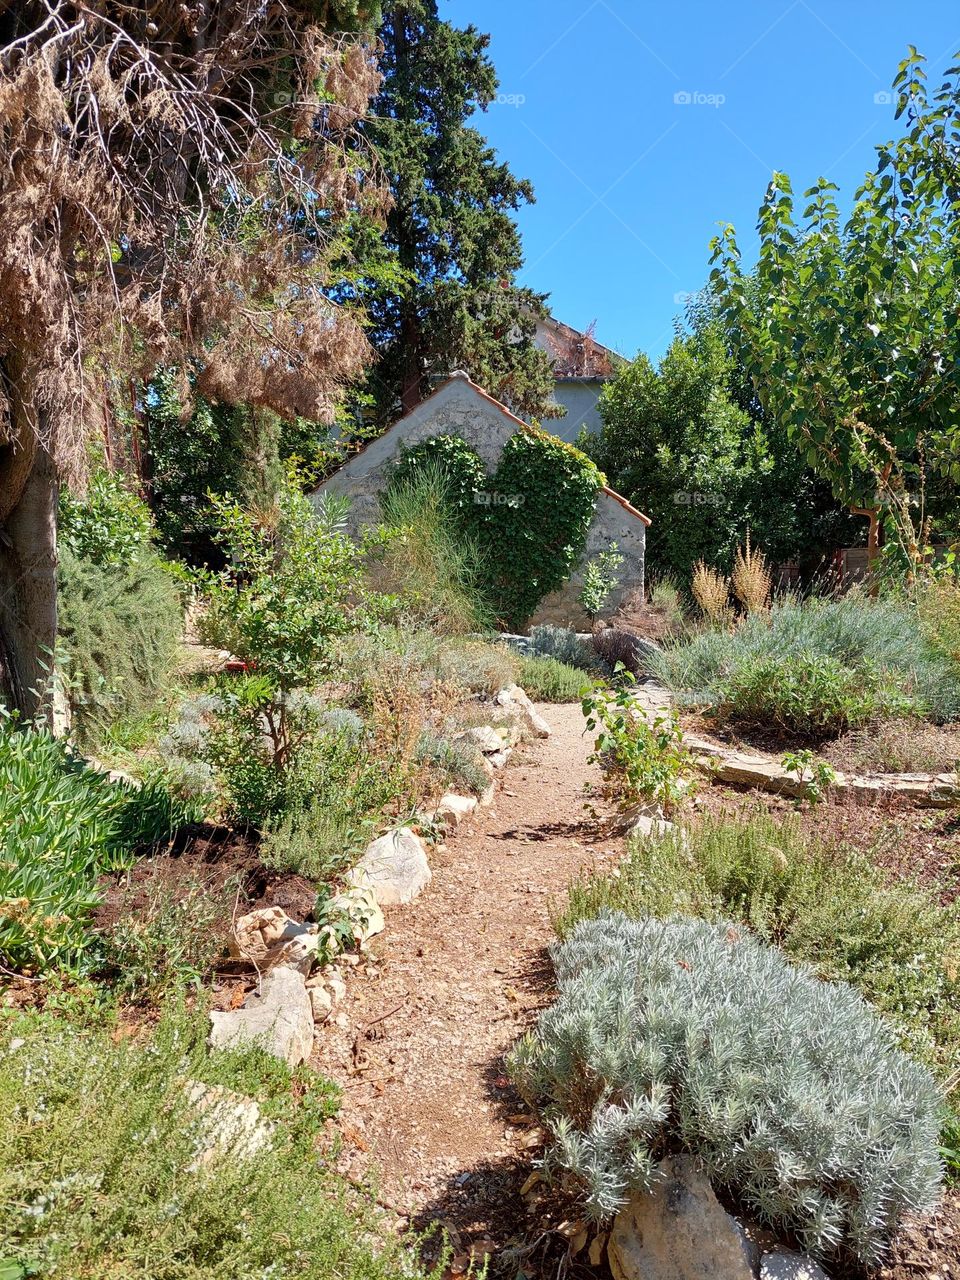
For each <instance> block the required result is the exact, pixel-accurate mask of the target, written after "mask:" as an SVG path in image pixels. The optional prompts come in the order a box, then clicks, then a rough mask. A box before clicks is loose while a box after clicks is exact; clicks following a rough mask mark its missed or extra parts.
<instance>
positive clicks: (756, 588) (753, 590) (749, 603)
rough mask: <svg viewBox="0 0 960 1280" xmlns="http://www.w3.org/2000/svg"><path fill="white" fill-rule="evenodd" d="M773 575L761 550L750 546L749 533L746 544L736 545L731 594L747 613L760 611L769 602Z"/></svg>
mask: <svg viewBox="0 0 960 1280" xmlns="http://www.w3.org/2000/svg"><path fill="white" fill-rule="evenodd" d="M772 590H773V575H772V574H771V572H770V569H769V567H768V565H767V558H766V556H765V555H764V554H763V552H762V551H758V550H757V549H756V548H753V547H751V546H750V534H749V533H748V534H747V541H746V545H745V546H743V547H737V554H736V558H735V560H734V564H733V594H734V595H735V596H736V597H737V599H738V600H739V601H740V603H741V604H742V605H743V607H744V609H746V611H747V613H760V612H762V611H763V610H764V609H766V608H767V606H768V605H769V604H770V593H771V591H772Z"/></svg>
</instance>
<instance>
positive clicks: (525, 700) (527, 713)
mask: <svg viewBox="0 0 960 1280" xmlns="http://www.w3.org/2000/svg"><path fill="white" fill-rule="evenodd" d="M494 700H495V702H496V703H497V704H498V705H499V706H501V707H504V708H506V710H508V711H512V712H514V714H515V715H517V716H519V718H520V720H521V721H522V722H523V723H524V724H525V725H526V726H527V728H528V729H529V730H530V732H531V733H532V734H533V735H534V737H537V738H549V737H550V726H549V725H548V724H547V722H546V720H544V718H543V716H542V715H541V714H540V713H539V711H537V709H536V707H535V706H534V705H533V703H532V702H531V701H530V699H529V697H528V696H527V693H526V691H525V690H523V689H521V688H520V686H519V685H518V684H508V685H507V686H506V687H505V688H503V689H501V690H500V692H499V693H498V694H497V696H496V698H495V699H494Z"/></svg>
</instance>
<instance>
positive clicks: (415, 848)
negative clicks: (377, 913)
mask: <svg viewBox="0 0 960 1280" xmlns="http://www.w3.org/2000/svg"><path fill="white" fill-rule="evenodd" d="M430 879H431V872H430V863H429V862H428V861H427V851H426V849H425V848H424V845H423V841H422V840H421V839H420V837H419V836H418V835H417V834H416V833H415V832H413V831H411V830H410V828H409V827H397V828H396V829H395V830H394V831H388V832H387V834H386V835H385V836H380V838H379V839H377V840H374V841H373V843H372V844H370V845H368V846H367V849H366V852H365V853H364V855H363V857H362V858H361V859H360V861H359V862H358V863H357V865H356V866H355V867H354V869H353V870H352V871H351V872H350V873H349V874H348V876H347V880H348V881H349V883H350V884H351V885H353V886H355V887H359V888H369V889H370V890H371V892H372V893H373V896H374V898H375V899H376V902H377V905H378V906H380V907H393V906H397V905H402V904H404V903H407V902H412V901H413V900H414V898H416V897H417V896H418V894H420V893H422V892H423V890H424V889H425V888H426V887H427V885H428V884H429V883H430Z"/></svg>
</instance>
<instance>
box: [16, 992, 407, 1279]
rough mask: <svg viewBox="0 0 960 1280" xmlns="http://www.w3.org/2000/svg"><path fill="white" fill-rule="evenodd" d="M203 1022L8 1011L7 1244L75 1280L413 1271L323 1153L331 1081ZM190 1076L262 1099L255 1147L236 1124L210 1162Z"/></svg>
mask: <svg viewBox="0 0 960 1280" xmlns="http://www.w3.org/2000/svg"><path fill="white" fill-rule="evenodd" d="M204 1034H205V1028H204V1026H203V1020H202V1018H196V1019H195V1020H194V1021H190V1020H188V1018H187V1017H186V1015H184V1014H183V1013H182V1012H179V1011H172V1012H171V1011H168V1012H167V1013H166V1014H165V1015H164V1016H163V1018H162V1019H161V1021H160V1024H159V1026H158V1027H157V1028H156V1029H155V1031H154V1032H153V1034H150V1035H140V1036H137V1037H135V1038H130V1037H115V1038H114V1037H111V1036H110V1034H109V1033H108V1032H106V1031H104V1030H99V1029H96V1030H90V1031H80V1030H78V1029H76V1028H75V1027H73V1026H71V1025H70V1024H68V1023H65V1022H63V1021H60V1020H57V1019H55V1018H53V1017H52V1016H50V1015H46V1016H43V1017H39V1018H34V1019H31V1020H27V1019H25V1018H22V1017H21V1018H11V1019H5V1020H4V1025H3V1026H2V1027H0V1144H2V1148H3V1150H4V1152H5V1159H4V1161H3V1167H2V1170H0V1258H3V1259H4V1260H5V1261H8V1262H9V1263H11V1264H14V1265H16V1264H19V1265H20V1266H21V1267H22V1268H23V1270H24V1271H25V1273H26V1274H30V1273H31V1272H34V1273H36V1274H39V1275H43V1276H52V1275H64V1276H67V1275H68V1276H70V1277H72V1278H75V1280H94V1278H95V1277H97V1278H98V1277H106V1276H116V1277H118V1278H119V1277H133V1276H136V1277H137V1280H171V1278H172V1277H174V1276H176V1277H177V1278H178V1280H236V1278H237V1277H240V1276H244V1277H253V1276H257V1277H260V1276H263V1277H265V1276H270V1277H271V1278H272V1280H394V1278H395V1277H397V1276H399V1275H405V1276H408V1277H410V1280H415V1278H416V1277H417V1276H419V1275H420V1272H419V1270H418V1268H417V1265H416V1264H415V1262H414V1261H413V1260H412V1258H411V1257H410V1256H409V1255H408V1254H407V1253H406V1252H405V1251H404V1250H403V1249H402V1247H401V1246H400V1245H399V1244H397V1243H396V1242H395V1241H394V1240H393V1239H392V1237H391V1235H390V1233H388V1232H386V1231H384V1230H381V1226H380V1222H379V1220H378V1218H377V1217H376V1215H375V1210H374V1207H373V1204H372V1198H371V1197H368V1196H367V1195H365V1194H364V1193H363V1192H362V1191H360V1192H358V1191H357V1190H356V1189H355V1188H354V1187H352V1186H348V1185H347V1184H345V1183H343V1182H341V1181H339V1180H338V1179H337V1178H336V1177H335V1176H334V1175H333V1174H332V1173H330V1172H329V1167H328V1165H327V1164H326V1163H325V1162H324V1161H323V1160H322V1159H320V1158H318V1154H317V1151H316V1149H315V1144H316V1140H317V1135H318V1132H319V1130H320V1128H321V1126H322V1123H323V1120H324V1118H325V1117H327V1116H329V1115H330V1114H331V1111H332V1109H333V1106H332V1096H331V1095H332V1089H331V1086H330V1085H329V1083H328V1082H327V1081H325V1080H323V1079H322V1078H321V1077H318V1076H315V1075H313V1074H312V1073H310V1072H307V1071H298V1072H297V1073H296V1075H295V1076H294V1077H291V1074H290V1072H289V1071H288V1070H287V1069H286V1068H285V1067H284V1065H283V1064H282V1063H280V1062H278V1061H277V1060H275V1059H268V1057H267V1055H265V1054H262V1053H256V1052H246V1053H238V1052H230V1053H225V1052H220V1053H218V1054H216V1055H214V1056H213V1057H210V1056H208V1054H207V1052H206V1049H205V1047H204ZM18 1041H19V1042H20V1043H19V1045H18V1044H17V1042H18ZM191 1081H201V1082H206V1083H209V1084H211V1085H215V1086H225V1087H227V1088H230V1089H233V1090H239V1091H241V1092H242V1093H244V1094H247V1095H251V1096H253V1097H254V1098H255V1099H257V1101H258V1102H259V1105H260V1107H261V1111H262V1113H263V1115H264V1116H265V1117H267V1118H268V1119H269V1120H270V1121H272V1123H273V1125H274V1126H275V1127H274V1129H273V1133H272V1140H271V1141H270V1142H269V1143H268V1144H267V1145H265V1146H264V1147H263V1148H261V1149H260V1150H259V1151H257V1153H256V1157H255V1160H254V1159H251V1158H250V1157H249V1156H248V1155H247V1156H245V1155H244V1152H243V1143H244V1140H245V1133H244V1130H243V1129H242V1127H241V1126H239V1125H238V1126H237V1127H236V1130H235V1132H236V1135H237V1140H236V1142H234V1143H232V1142H231V1140H230V1138H229V1137H228V1136H227V1135H226V1134H225V1133H223V1132H221V1133H220V1135H219V1138H218V1140H217V1143H216V1150H215V1154H214V1155H213V1156H212V1158H211V1157H206V1158H203V1157H204V1153H205V1152H207V1151H209V1150H210V1149H211V1146H212V1141H211V1122H210V1117H209V1114H205V1113H204V1112H203V1111H202V1110H201V1109H200V1108H199V1107H198V1106H197V1105H196V1104H195V1102H194V1101H193V1100H192V1099H191V1091H190V1083H191Z"/></svg>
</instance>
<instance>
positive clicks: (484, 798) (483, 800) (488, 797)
mask: <svg viewBox="0 0 960 1280" xmlns="http://www.w3.org/2000/svg"><path fill="white" fill-rule="evenodd" d="M496 798H497V788H496V786H495V785H494V783H493V782H492V781H491V782H490V784H489V785H488V786H487V787H486V788H485V789H484V791H483V792H482V793H481V795H480V796H479V797H478V799H477V803H478V804H479V806H480V808H481V809H489V808H490V806H491V805H492V804H493V802H494V800H496Z"/></svg>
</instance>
